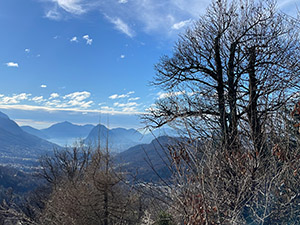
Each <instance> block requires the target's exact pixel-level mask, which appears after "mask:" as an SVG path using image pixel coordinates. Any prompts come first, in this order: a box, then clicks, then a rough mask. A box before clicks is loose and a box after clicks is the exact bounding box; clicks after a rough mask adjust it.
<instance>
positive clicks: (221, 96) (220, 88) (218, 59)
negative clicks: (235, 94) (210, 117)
mask: <svg viewBox="0 0 300 225" xmlns="http://www.w3.org/2000/svg"><path fill="white" fill-rule="evenodd" d="M220 38H221V34H218V36H217V37H216V39H215V43H214V48H215V61H216V68H217V82H218V85H217V93H218V107H219V113H220V119H219V120H220V126H221V135H222V142H223V144H224V146H225V148H226V147H227V146H228V144H229V143H228V127H227V123H226V110H225V98H224V81H223V68H222V61H221V56H220Z"/></svg>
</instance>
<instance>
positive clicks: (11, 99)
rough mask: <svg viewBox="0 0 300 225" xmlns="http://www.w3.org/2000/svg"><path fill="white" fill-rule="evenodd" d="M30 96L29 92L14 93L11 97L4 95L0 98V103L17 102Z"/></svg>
mask: <svg viewBox="0 0 300 225" xmlns="http://www.w3.org/2000/svg"><path fill="white" fill-rule="evenodd" d="M29 96H31V94H27V93H21V94H18V95H17V94H14V95H13V96H12V97H9V96H4V95H2V97H1V98H0V104H17V103H20V101H22V100H27V99H28V98H29Z"/></svg>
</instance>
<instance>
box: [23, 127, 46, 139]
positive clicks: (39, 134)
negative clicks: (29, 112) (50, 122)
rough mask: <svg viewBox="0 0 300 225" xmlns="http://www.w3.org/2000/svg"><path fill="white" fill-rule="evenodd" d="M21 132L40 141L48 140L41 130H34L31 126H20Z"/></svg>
mask: <svg viewBox="0 0 300 225" xmlns="http://www.w3.org/2000/svg"><path fill="white" fill-rule="evenodd" d="M21 128H22V130H24V131H25V132H27V133H28V134H32V135H34V136H37V137H39V138H42V139H49V137H48V136H47V135H46V134H45V133H44V132H43V131H41V130H38V129H35V128H33V127H31V126H21Z"/></svg>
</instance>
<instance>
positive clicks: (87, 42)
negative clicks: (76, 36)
mask: <svg viewBox="0 0 300 225" xmlns="http://www.w3.org/2000/svg"><path fill="white" fill-rule="evenodd" d="M82 38H83V39H85V40H86V44H87V45H92V43H93V39H91V38H90V36H89V35H84V36H83V37H82Z"/></svg>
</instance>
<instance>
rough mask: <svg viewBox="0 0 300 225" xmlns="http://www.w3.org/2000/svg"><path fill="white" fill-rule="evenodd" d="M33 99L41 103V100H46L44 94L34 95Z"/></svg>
mask: <svg viewBox="0 0 300 225" xmlns="http://www.w3.org/2000/svg"><path fill="white" fill-rule="evenodd" d="M31 100H32V101H34V102H36V103H41V102H45V101H46V100H45V99H44V97H43V96H36V97H33V98H32V99H31Z"/></svg>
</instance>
